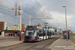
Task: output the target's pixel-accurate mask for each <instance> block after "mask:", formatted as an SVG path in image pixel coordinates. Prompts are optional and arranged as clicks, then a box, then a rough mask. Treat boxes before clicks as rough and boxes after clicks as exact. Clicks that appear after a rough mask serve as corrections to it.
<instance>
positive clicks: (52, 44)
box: [48, 37, 62, 49]
mask: <svg viewBox="0 0 75 50" xmlns="http://www.w3.org/2000/svg"><path fill="white" fill-rule="evenodd" d="M61 38H62V37H61ZM59 39H60V38H59ZM59 39H57V40H55V41H54V42H53V43H52V44H51V45H50V46H49V47H48V49H50V48H51V47H52V46H53V44H54V43H55V42H56V41H58V40H59Z"/></svg>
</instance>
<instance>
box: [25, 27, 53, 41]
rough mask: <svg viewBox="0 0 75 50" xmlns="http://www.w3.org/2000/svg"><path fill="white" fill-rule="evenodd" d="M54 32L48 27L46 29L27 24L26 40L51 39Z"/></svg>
mask: <svg viewBox="0 0 75 50" xmlns="http://www.w3.org/2000/svg"><path fill="white" fill-rule="evenodd" d="M51 35H52V33H51V31H49V30H48V29H44V28H41V27H37V26H27V28H26V32H25V39H24V40H25V41H41V40H45V39H50V38H52V37H53V36H51Z"/></svg>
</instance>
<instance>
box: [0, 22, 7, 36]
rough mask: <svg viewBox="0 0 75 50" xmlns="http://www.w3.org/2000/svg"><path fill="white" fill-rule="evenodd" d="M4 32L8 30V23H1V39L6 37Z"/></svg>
mask: <svg viewBox="0 0 75 50" xmlns="http://www.w3.org/2000/svg"><path fill="white" fill-rule="evenodd" d="M4 30H6V22H0V36H1V37H4V36H5V31H4Z"/></svg>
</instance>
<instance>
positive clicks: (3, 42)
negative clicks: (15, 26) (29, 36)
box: [0, 37, 24, 48]
mask: <svg viewBox="0 0 75 50" xmlns="http://www.w3.org/2000/svg"><path fill="white" fill-rule="evenodd" d="M23 42H24V38H23V39H21V41H19V37H0V48H2V47H8V46H12V45H16V44H20V43H23Z"/></svg>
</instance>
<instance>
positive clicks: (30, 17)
mask: <svg viewBox="0 0 75 50" xmlns="http://www.w3.org/2000/svg"><path fill="white" fill-rule="evenodd" d="M30 25H31V14H30V13H29V26H30Z"/></svg>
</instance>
